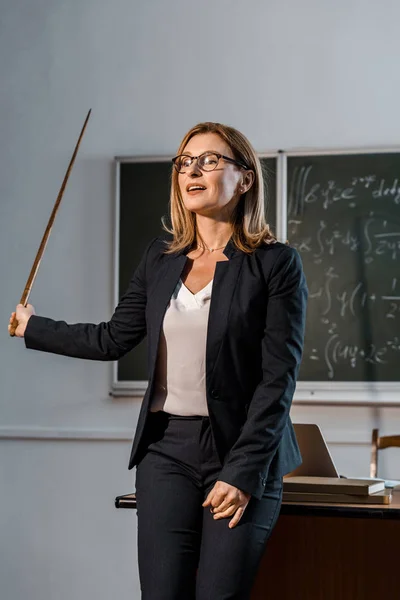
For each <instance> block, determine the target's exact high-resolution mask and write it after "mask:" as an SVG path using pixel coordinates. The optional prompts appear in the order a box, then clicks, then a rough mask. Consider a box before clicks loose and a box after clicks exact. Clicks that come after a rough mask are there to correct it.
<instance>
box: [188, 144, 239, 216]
mask: <svg viewBox="0 0 400 600" xmlns="http://www.w3.org/2000/svg"><path fill="white" fill-rule="evenodd" d="M203 152H217V153H218V154H223V155H224V156H229V157H230V158H233V159H234V158H235V157H234V156H233V153H232V150H231V149H230V147H229V146H228V144H227V143H226V142H224V140H223V139H222V138H220V137H219V135H218V134H216V133H199V134H197V135H195V136H194V137H192V138H191V139H190V140H189V142H188V143H187V144H186V146H185V148H184V149H183V152H182V154H188V155H190V156H199V155H200V154H202V153H203ZM245 173H246V171H245V170H243V169H241V168H240V167H239V166H237V165H235V164H233V163H231V162H228V161H225V160H224V159H223V158H221V159H220V161H219V163H218V165H217V167H216V169H214V170H213V171H202V170H201V169H200V168H199V166H198V164H197V160H195V161H193V163H192V164H191V166H190V167H188V168H187V169H186V172H185V173H179V174H178V183H179V189H180V191H181V195H182V199H183V203H184V205H185V207H186V208H187V209H188V210H191V211H192V212H194V213H197V214H199V215H205V216H209V217H217V216H218V215H221V214H222V213H227V214H229V213H230V212H231V211H232V210H233V208H234V207H235V206H236V203H237V200H238V199H239V197H240V195H241V194H242V193H244V191H246V190H247V189H248V188H247V186H245V187H243V183H244V180H245ZM193 186H201V188H202V189H193V190H192V189H191V187H193ZM230 203H231V204H230ZM228 205H229V206H228Z"/></svg>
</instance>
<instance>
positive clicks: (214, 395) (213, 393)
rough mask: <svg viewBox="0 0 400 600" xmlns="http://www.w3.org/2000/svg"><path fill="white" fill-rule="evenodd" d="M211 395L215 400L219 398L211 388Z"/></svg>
mask: <svg viewBox="0 0 400 600" xmlns="http://www.w3.org/2000/svg"><path fill="white" fill-rule="evenodd" d="M211 397H212V398H215V399H216V400H217V398H219V395H218V392H217V390H211Z"/></svg>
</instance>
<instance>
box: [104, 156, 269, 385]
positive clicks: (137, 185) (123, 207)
mask: <svg viewBox="0 0 400 600" xmlns="http://www.w3.org/2000/svg"><path fill="white" fill-rule="evenodd" d="M260 158H261V163H262V166H263V172H264V180H265V183H266V196H267V198H268V202H266V215H267V221H268V223H269V224H270V225H271V228H272V230H273V231H274V232H275V227H276V189H277V186H276V172H277V168H276V164H277V159H276V156H260ZM116 166H117V236H116V237H117V240H116V254H117V257H116V266H117V271H118V272H117V274H116V276H117V282H118V283H117V294H116V295H117V298H116V301H117V300H118V299H119V298H120V297H121V296H122V294H123V293H124V291H125V290H126V288H127V286H128V283H129V280H130V278H131V276H132V273H133V270H134V268H135V267H136V266H137V264H138V262H139V260H140V258H141V256H142V254H143V251H144V249H145V247H146V246H147V244H148V243H149V241H150V240H151V239H152V238H153V237H155V236H162V237H166V238H168V234H167V233H165V231H163V229H162V225H161V217H162V216H164V215H165V216H168V212H169V192H170V183H171V169H172V163H171V161H170V160H168V159H164V158H160V159H137V158H121V159H117V161H116ZM146 356H147V347H146V340H143V342H141V344H139V346H137V347H136V348H134V349H133V350H132V351H131V352H129V353H128V354H127V355H126V356H124V357H123V358H122V359H120V360H119V361H118V363H117V365H116V368H115V370H114V378H113V379H114V381H113V390H114V391H118V389H120V390H123V389H126V388H130V389H132V390H137V391H138V393H140V392H141V391H142V390H143V389H145V387H146V382H147V377H148V374H147V368H146V367H147V365H146ZM130 382H135V383H134V384H130ZM128 384H129V385H128Z"/></svg>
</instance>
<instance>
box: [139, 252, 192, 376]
mask: <svg viewBox="0 0 400 600" xmlns="http://www.w3.org/2000/svg"><path fill="white" fill-rule="evenodd" d="M186 261H187V257H186V256H185V255H184V254H179V255H178V256H174V255H170V256H168V257H167V258H166V261H165V263H164V265H163V267H162V269H161V270H160V273H158V274H157V278H158V283H157V285H156V286H155V288H154V290H152V297H151V298H150V299H149V304H150V305H151V330H150V331H149V332H148V333H149V337H150V339H149V349H150V353H151V354H150V361H151V362H150V364H151V365H152V372H151V373H150V378H151V379H152V378H153V372H154V367H155V363H156V358H157V352H158V342H159V338H160V333H161V327H162V323H163V319H164V315H165V311H166V310H167V306H168V303H169V301H170V299H171V296H172V293H173V291H174V289H175V288H176V286H177V284H178V281H179V278H180V276H181V275H182V271H183V268H184V266H185V264H186Z"/></svg>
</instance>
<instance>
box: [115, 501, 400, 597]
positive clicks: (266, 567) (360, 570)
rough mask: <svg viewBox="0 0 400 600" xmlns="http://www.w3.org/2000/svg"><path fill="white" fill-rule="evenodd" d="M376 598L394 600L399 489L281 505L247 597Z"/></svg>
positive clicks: (399, 562)
mask: <svg viewBox="0 0 400 600" xmlns="http://www.w3.org/2000/svg"><path fill="white" fill-rule="evenodd" d="M116 506H117V507H118V508H135V506H136V502H135V501H134V495H133V494H128V495H127V496H119V497H118V498H116ZM381 598H385V599H386V598H390V599H391V600H397V598H400V491H396V492H395V493H394V495H393V500H392V503H391V504H389V505H388V506H381V505H368V504H363V505H347V504H316V503H307V504H305V503H304V504H297V503H293V502H285V503H284V504H282V509H281V513H280V516H279V519H278V522H277V524H276V526H275V529H274V531H273V533H272V535H271V538H270V540H269V542H268V544H267V548H266V551H265V554H264V556H263V559H262V562H261V565H260V569H259V572H258V576H257V579H256V582H255V585H254V589H253V593H252V596H251V600H273V599H277V600H380V599H381Z"/></svg>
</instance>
